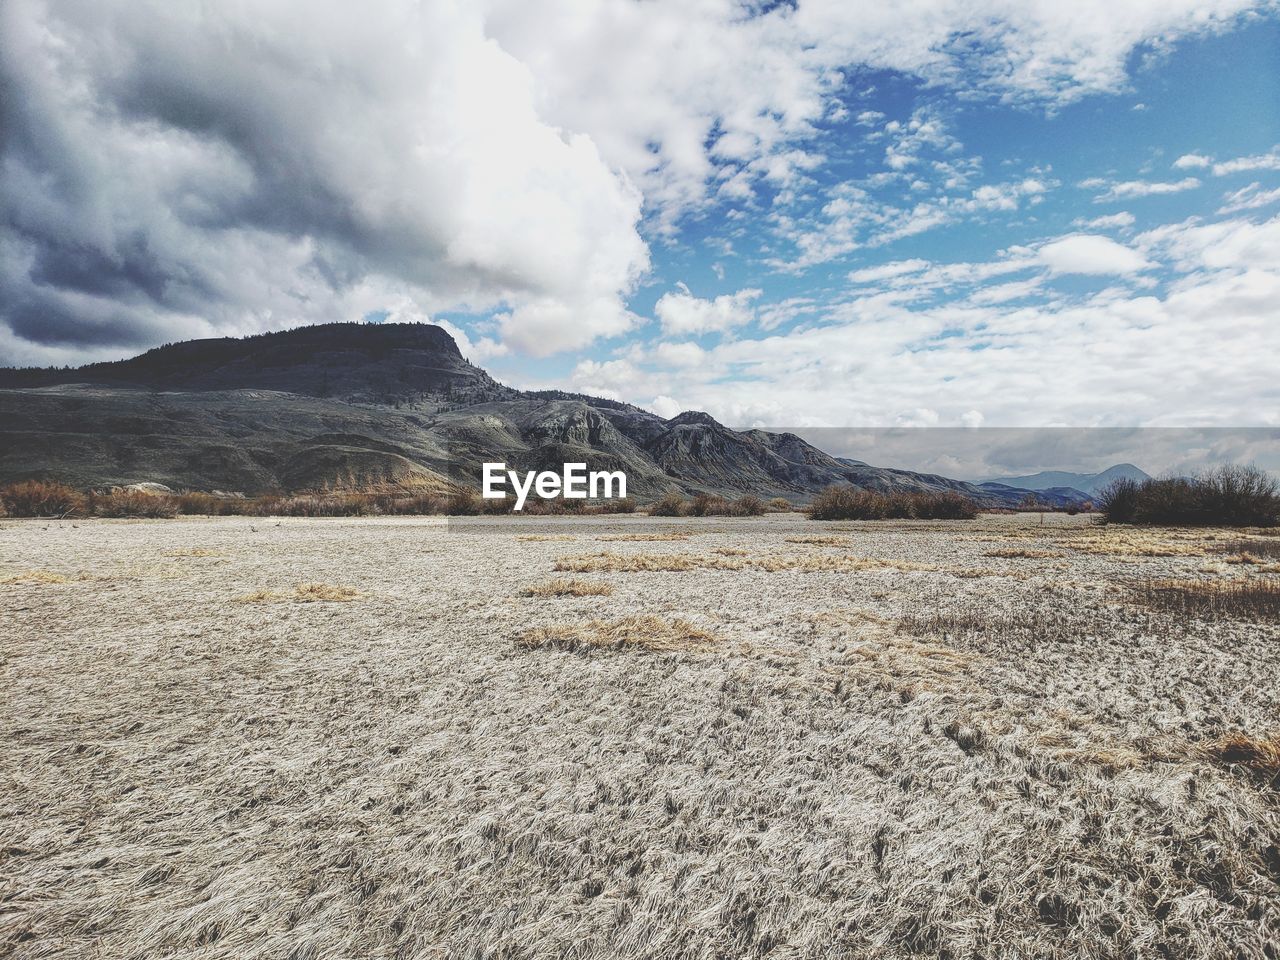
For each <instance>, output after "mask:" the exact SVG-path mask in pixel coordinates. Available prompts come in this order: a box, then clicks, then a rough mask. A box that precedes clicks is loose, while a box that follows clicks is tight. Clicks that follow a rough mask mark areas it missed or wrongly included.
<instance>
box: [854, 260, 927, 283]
mask: <svg viewBox="0 0 1280 960" xmlns="http://www.w3.org/2000/svg"><path fill="white" fill-rule="evenodd" d="M927 266H929V261H928V260H918V259H917V260H895V261H894V262H892V263H882V264H880V265H879V266H878V267H863V268H862V269H861V270H854V271H853V272H852V273H850V274H849V279H850V280H852V281H853V282H854V283H877V282H879V281H881V280H889V279H891V278H893V277H900V276H902V275H904V274H908V273H919V272H920V271H921V270H923V269H925V267H927Z"/></svg>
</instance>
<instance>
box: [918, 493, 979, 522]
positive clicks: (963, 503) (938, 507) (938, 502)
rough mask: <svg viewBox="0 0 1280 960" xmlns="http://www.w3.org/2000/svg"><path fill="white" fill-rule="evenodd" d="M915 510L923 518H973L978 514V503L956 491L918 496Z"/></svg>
mask: <svg viewBox="0 0 1280 960" xmlns="http://www.w3.org/2000/svg"><path fill="white" fill-rule="evenodd" d="M915 510H916V512H915V515H916V516H917V517H920V518H921V519H923V520H972V519H973V518H974V517H976V516H977V515H978V505H977V504H976V503H974V502H973V501H972V500H970V499H969V498H968V497H966V496H964V495H963V494H960V493H956V492H954V491H947V492H946V493H937V494H925V495H924V496H921V497H918V498H916V503H915Z"/></svg>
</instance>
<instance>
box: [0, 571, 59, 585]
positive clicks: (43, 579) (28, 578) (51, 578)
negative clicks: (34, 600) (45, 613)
mask: <svg viewBox="0 0 1280 960" xmlns="http://www.w3.org/2000/svg"><path fill="white" fill-rule="evenodd" d="M70 582H71V578H70V577H68V576H66V575H65V574H61V573H54V572H53V571H52V570H24V571H23V572H22V573H17V574H14V575H13V576H10V577H5V578H4V579H3V580H0V583H70Z"/></svg>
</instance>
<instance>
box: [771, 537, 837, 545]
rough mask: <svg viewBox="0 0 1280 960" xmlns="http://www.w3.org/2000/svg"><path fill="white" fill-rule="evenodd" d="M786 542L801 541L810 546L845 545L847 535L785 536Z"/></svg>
mask: <svg viewBox="0 0 1280 960" xmlns="http://www.w3.org/2000/svg"><path fill="white" fill-rule="evenodd" d="M786 542H787V543H802V544H808V545H809V546H812V547H847V546H849V538H848V537H787V539H786Z"/></svg>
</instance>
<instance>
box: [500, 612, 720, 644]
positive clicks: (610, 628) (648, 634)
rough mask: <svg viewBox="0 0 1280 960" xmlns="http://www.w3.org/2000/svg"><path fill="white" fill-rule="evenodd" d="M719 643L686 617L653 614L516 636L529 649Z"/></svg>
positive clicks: (546, 628)
mask: <svg viewBox="0 0 1280 960" xmlns="http://www.w3.org/2000/svg"><path fill="white" fill-rule="evenodd" d="M718 642H719V641H718V638H717V637H715V636H714V635H713V634H711V633H708V632H707V631H706V630H703V629H701V628H699V627H695V626H694V625H693V624H691V623H689V622H688V621H686V620H680V619H672V620H668V619H665V618H663V617H657V616H654V615H652V614H645V615H643V616H635V617H623V618H621V619H619V620H588V621H586V622H585V623H579V624H557V625H555V626H550V627H534V628H532V629H530V630H526V631H524V632H523V633H521V634H520V635H519V636H517V637H516V639H515V643H516V646H517V647H520V648H522V649H525V650H540V649H544V648H546V649H552V650H600V649H613V650H626V649H640V650H648V651H651V652H655V653H673V652H697V651H701V650H706V649H709V648H710V647H712V646H714V645H715V644H716V643H718Z"/></svg>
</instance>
